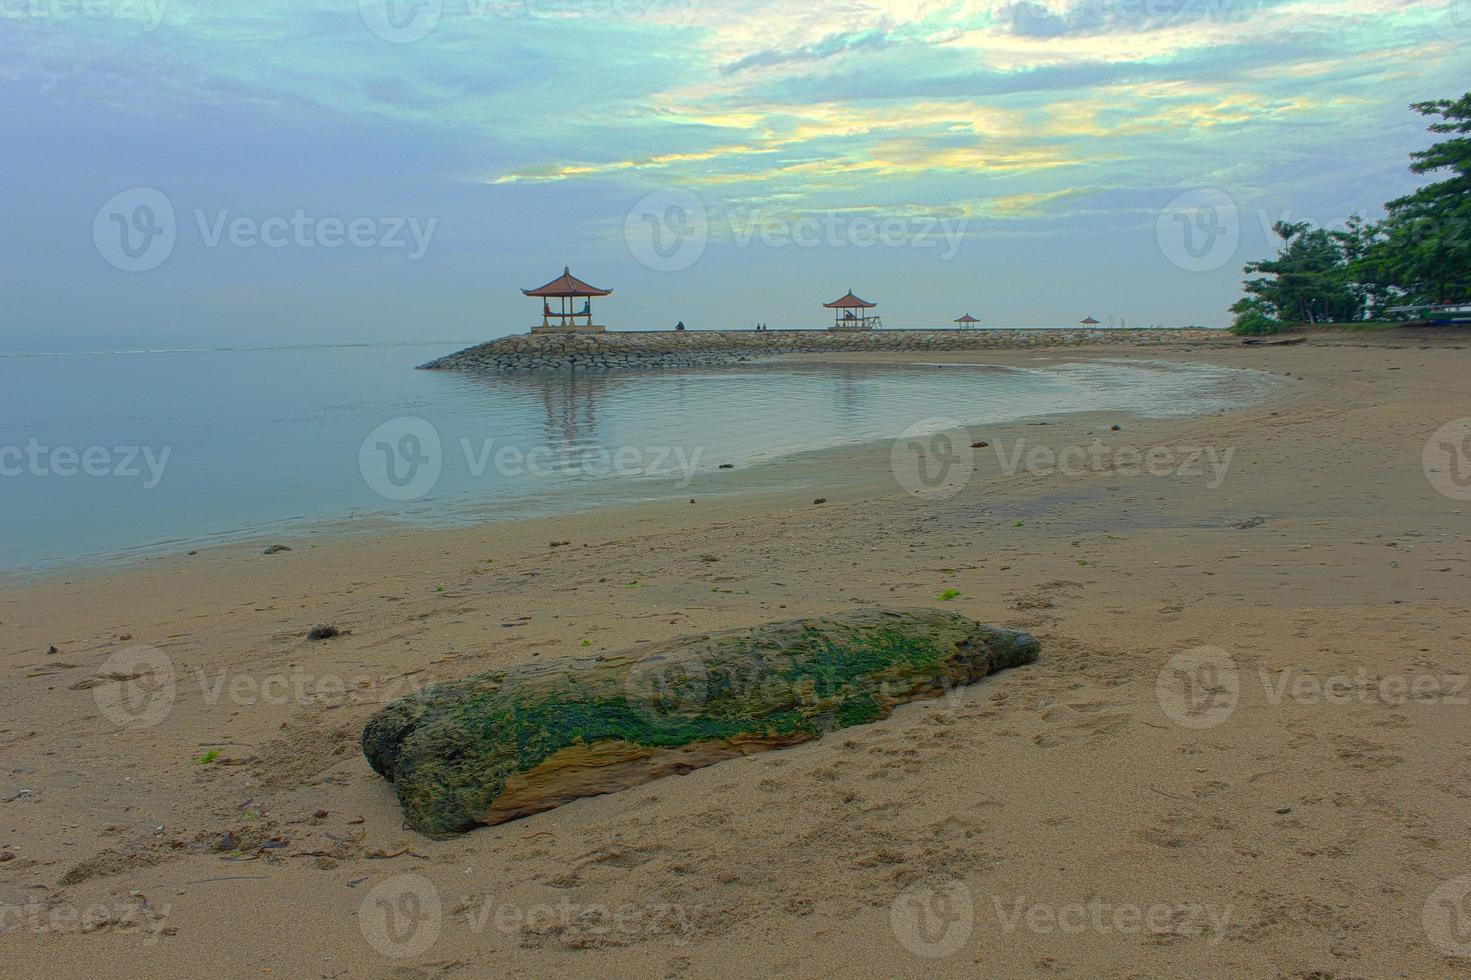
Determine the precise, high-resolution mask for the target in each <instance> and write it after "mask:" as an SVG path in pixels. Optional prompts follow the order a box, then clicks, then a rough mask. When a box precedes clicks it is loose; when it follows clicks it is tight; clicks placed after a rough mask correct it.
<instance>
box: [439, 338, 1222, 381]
mask: <svg viewBox="0 0 1471 980" xmlns="http://www.w3.org/2000/svg"><path fill="white" fill-rule="evenodd" d="M1239 342H1240V341H1239V340H1238V339H1237V338H1234V337H1232V336H1231V335H1230V334H1228V333H1226V332H1225V331H1224V330H1202V329H1179V330H1166V329H1155V330H1117V329H1112V330H1110V329H1103V330H1086V329H1066V330H863V331H830V330H763V331H754V330H687V331H672V330H662V331H629V332H617V333H600V334H583V335H578V334H570V333H549V334H535V335H527V334H516V335H513V336H510V337H502V338H500V339H498V340H492V341H490V342H489V343H485V344H480V345H478V346H476V347H470V348H467V349H465V350H462V351H459V352H458V353H455V354H450V355H448V356H446V357H441V358H439V359H437V360H434V361H430V362H429V363H428V364H424V365H422V367H423V368H424V369H426V370H434V371H481V372H507V371H510V372H515V371H568V370H576V371H626V370H645V369H658V368H680V367H700V366H705V365H711V364H731V363H736V362H740V361H755V360H763V359H766V358H773V357H780V356H782V355H786V354H829V353H864V352H876V353H877V352H920V353H922V352H925V351H956V350H1037V349H1047V348H1065V347H1106V346H1136V347H1137V346H1158V347H1197V346H1200V345H1203V344H1210V345H1219V344H1236V343H1239Z"/></svg>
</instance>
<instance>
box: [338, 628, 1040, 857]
mask: <svg viewBox="0 0 1471 980" xmlns="http://www.w3.org/2000/svg"><path fill="white" fill-rule="evenodd" d="M1037 649H1038V647H1037V641H1036V640H1035V639H1033V638H1032V637H1031V636H1030V635H1028V634H1026V633H1018V632H1015V631H1012V630H1004V629H997V628H995V627H991V626H983V625H981V624H980V623H976V622H973V621H972V620H969V619H967V618H965V617H964V616H960V615H957V614H954V613H948V612H940V611H937V610H930V609H919V610H911V611H904V612H888V611H882V610H862V611H856V612H850V613H843V614H839V615H836V616H831V617H827V618H823V619H799V620H793V621H790V622H784V623H774V624H770V625H766V626H760V627H756V628H754V629H745V630H732V631H728V632H723V633H713V634H709V635H704V636H691V637H684V638H681V639H675V640H670V641H667V642H663V643H659V644H650V645H648V646H644V647H640V648H638V649H636V650H627V651H623V652H621V653H614V654H609V655H606V656H600V657H596V658H589V659H579V660H561V661H555V662H547V663H542V664H535V665H532V666H527V667H520V668H515V669H510V670H504V671H496V672H493V673H489V674H481V675H478V676H475V677H469V678H465V679H463V680H459V681H455V682H453V683H449V684H440V685H436V686H434V687H430V688H426V689H425V690H423V691H420V692H418V693H416V694H413V695H411V696H409V697H406V698H403V699H401V700H399V701H395V702H394V703H392V704H390V705H388V706H387V707H385V708H383V709H382V710H381V711H379V712H378V713H377V714H375V715H374V716H373V717H372V718H371V719H369V721H368V724H367V726H366V727H365V728H364V729H363V737H362V743H363V753H364V754H365V755H366V756H367V757H368V762H369V763H370V764H371V765H372V766H373V768H374V769H375V770H376V771H377V772H378V773H379V774H381V775H382V776H384V777H385V778H387V779H388V780H390V781H392V783H393V785H394V790H395V792H396V793H397V794H398V799H399V802H400V804H401V805H402V806H403V811H404V816H405V817H406V818H407V820H408V822H409V825H410V826H412V827H413V828H414V829H416V830H418V831H420V832H421V833H424V834H428V835H431V836H444V835H449V834H453V833H459V832H462V831H466V830H470V829H472V828H474V827H475V826H477V825H480V824H496V823H502V822H504V821H506V820H513V819H515V818H517V817H522V816H526V815H528V814H532V813H537V812H540V811H542V810H549V809H552V808H553V807H557V806H561V805H562V804H564V803H567V802H570V801H571V800H575V799H579V798H581V797H585V796H596V795H599V794H601V793H612V792H616V791H618V790H622V789H626V788H628V787H630V786H637V785H639V784H641V783H646V782H649V781H651V780H654V779H658V778H660V777H662V776H667V775H672V774H676V773H684V772H689V771H691V770H693V769H698V768H700V767H702V766H708V765H712V764H713V763H716V762H719V761H721V760H722V759H728V758H731V757H733V756H738V755H748V754H751V753H754V752H763V751H767V750H770V749H778V748H783V747H785V746H789V745H795V744H797V743H799V742H805V741H808V740H811V739H815V738H819V737H821V736H822V735H823V734H824V733H825V732H829V731H834V730H836V729H840V728H847V727H849V726H852V725H862V724H867V723H868V722H873V721H878V720H880V719H882V718H886V717H888V715H889V713H890V711H892V709H893V707H894V706H895V705H898V704H903V703H905V702H907V701H915V700H920V699H924V698H935V697H939V696H940V695H942V694H944V693H946V692H947V691H950V690H953V689H954V688H956V687H958V686H960V685H964V684H970V683H973V682H975V681H978V680H980V679H981V678H982V677H985V676H986V675H987V674H991V673H994V672H995V671H998V670H1004V669H1006V668H1008V667H1013V666H1017V665H1019V664H1026V663H1031V662H1032V661H1034V660H1035V659H1036V658H1037Z"/></svg>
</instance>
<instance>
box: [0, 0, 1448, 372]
mask: <svg viewBox="0 0 1471 980" xmlns="http://www.w3.org/2000/svg"><path fill="white" fill-rule="evenodd" d="M1468 41H1471V0H1426V2H1413V3H1411V2H1401V0H1081V2H1074V0H1032V2H1027V0H1022V2H1011V0H1007V2H994V0H966V2H954V3H952V2H942V0H850V2H827V3H824V2H815V3H814V2H811V0H806V2H799V0H726V2H715V0H416V2H415V3H407V2H405V0H248V2H247V0H212V2H205V0H0V132H3V134H4V139H3V148H0V163H3V165H0V176H3V184H0V214H3V218H4V223H5V230H6V233H5V234H4V235H3V236H0V290H3V294H4V296H5V304H4V308H3V311H0V348H4V349H77V348H95V347H116V346H148V345H156V344H165V345H181V346H196V345H197V346H211V345H215V344H238V343H246V344H281V343H332V342H355V341H380V340H414V339H429V340H435V339H449V338H481V337H491V336H498V335H501V334H505V333H511V332H519V331H523V330H525V329H526V328H528V327H529V326H530V325H531V324H532V323H533V322H535V321H536V320H537V319H538V316H537V312H538V311H537V309H536V305H535V303H534V302H533V301H530V300H526V299H524V298H523V297H522V296H521V295H520V292H519V289H520V288H521V287H531V286H536V285H540V284H541V283H542V282H544V281H546V280H548V279H550V278H552V277H553V276H554V275H556V274H558V273H560V271H561V269H562V267H563V266H564V265H569V264H570V265H571V267H572V269H573V271H574V272H576V273H577V274H578V275H580V276H581V277H583V278H584V279H587V280H589V281H591V282H593V283H595V284H597V285H600V286H604V287H612V288H614V289H615V294H614V296H613V297H611V298H609V299H608V300H607V301H605V302H604V303H603V304H602V305H601V306H600V307H599V314H600V315H599V320H600V321H601V322H605V323H607V324H608V325H609V326H610V327H611V328H614V329H619V328H622V329H648V328H660V327H667V326H669V325H671V324H672V323H673V322H674V321H675V320H684V321H685V322H686V323H688V324H689V325H690V326H692V327H737V326H748V325H750V324H751V323H753V322H756V321H758V320H759V321H766V322H768V323H770V324H771V325H772V326H820V325H822V324H823V323H824V322H825V317H826V315H827V314H825V312H824V311H823V310H822V309H821V305H820V304H821V303H822V302H823V301H825V300H830V299H833V298H835V297H837V296H838V295H840V294H841V293H843V292H844V291H845V290H847V289H848V288H850V287H851V288H853V289H855V290H856V291H857V292H858V293H859V294H860V295H862V296H865V297H866V298H868V299H871V300H875V301H877V302H878V303H879V304H880V308H879V312H880V313H882V314H883V315H884V317H885V320H886V322H887V323H888V324H890V325H893V326H915V327H918V326H932V325H937V324H941V323H948V322H949V321H950V320H952V319H954V318H955V317H957V316H959V315H960V314H961V313H964V312H967V311H968V312H971V313H973V314H975V315H977V316H979V317H981V318H982V319H983V321H985V322H986V323H988V324H992V325H1002V326H1046V325H1060V324H1066V323H1072V322H1076V321H1077V320H1079V319H1081V318H1082V317H1084V316H1087V315H1092V316H1095V317H1098V318H1099V319H1102V320H1105V321H1107V319H1108V318H1109V317H1110V316H1112V317H1118V318H1123V319H1126V320H1127V321H1128V322H1129V323H1130V324H1133V325H1145V324H1148V323H1151V322H1159V323H1164V324H1169V325H1184V324H1189V323H1200V324H1206V325H1212V326H1219V325H1224V324H1225V323H1226V322H1227V320H1228V315H1227V313H1226V307H1227V306H1228V305H1229V304H1230V303H1231V302H1233V301H1234V300H1235V299H1236V298H1237V296H1238V295H1239V288H1238V286H1239V282H1240V279H1241V273H1240V267H1241V265H1242V264H1243V263H1245V262H1246V261H1249V260H1251V259H1253V258H1258V257H1261V256H1262V255H1264V254H1266V252H1267V251H1268V249H1269V242H1268V235H1267V233H1266V228H1267V227H1268V226H1270V224H1271V222H1272V221H1274V220H1276V219H1278V218H1282V217H1290V218H1292V219H1294V220H1302V219H1309V220H1314V221H1317V222H1319V223H1330V224H1331V223H1334V222H1337V221H1341V220H1342V219H1344V218H1345V217H1347V216H1348V215H1349V214H1350V213H1352V212H1354V211H1364V212H1367V213H1371V214H1372V213H1376V212H1377V208H1378V205H1380V204H1381V203H1382V202H1383V201H1385V200H1387V199H1389V198H1391V197H1394V196H1397V195H1399V194H1401V193H1403V192H1404V191H1405V190H1407V189H1408V188H1410V187H1412V186H1414V185H1415V179H1414V178H1412V177H1411V175H1410V174H1409V173H1408V172H1407V170H1406V163H1407V159H1406V157H1407V154H1408V153H1409V152H1410V151H1411V150H1413V149H1415V148H1417V147H1420V146H1422V145H1424V144H1425V143H1426V142H1427V137H1426V135H1425V133H1424V131H1423V125H1422V121H1421V120H1419V119H1418V118H1417V117H1415V116H1413V115H1412V114H1411V113H1410V112H1408V111H1407V108H1406V107H1407V105H1408V103H1410V102H1412V101H1417V100H1422V99H1428V98H1436V97H1445V96H1454V95H1459V94H1460V93H1461V92H1463V91H1464V90H1465V87H1466V78H1467V77H1468V71H1467V69H1468V67H1471V64H1468V61H1471V59H1468V57H1467V55H1466V54H1465V53H1464V52H1465V51H1467V50H1468V44H1467V42H1468ZM165 232H166V233H165ZM124 246H126V248H124Z"/></svg>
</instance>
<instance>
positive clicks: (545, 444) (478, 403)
mask: <svg viewBox="0 0 1471 980" xmlns="http://www.w3.org/2000/svg"><path fill="white" fill-rule="evenodd" d="M449 349H452V346H451V347H447V346H445V345H443V344H439V345H435V346H432V347H430V346H376V347H352V348H314V349H289V350H258V351H257V350H232V351H204V352H154V353H128V354H67V355H15V356H5V355H0V570H3V571H5V572H8V573H22V574H24V573H26V572H31V571H39V570H45V569H54V568H58V567H65V566H67V565H78V564H90V563H95V562H102V561H112V560H119V559H127V558H133V557H140V556H145V555H149V554H155V553H160V552H165V551H178V550H180V549H187V548H194V547H200V546H204V545H208V544H213V543H218V542H222V541H229V540H233V539H239V538H244V537H260V536H262V535H266V534H282V535H289V534H294V533H304V532H306V531H307V530H309V529H312V528H316V527H319V526H321V525H324V524H332V525H336V524H338V523H339V522H346V521H355V522H363V521H370V522H371V521H373V520H377V519H385V520H389V521H408V522H420V523H433V524H450V523H455V522H470V521H478V520H486V519H495V518H510V517H524V516H532V515H539V514H546V513H554V512H556V511H558V510H559V509H568V508H573V507H587V506H596V505H597V504H598V503H600V502H623V501H630V500H636V499H658V498H661V497H674V496H677V495H679V494H680V492H681V490H682V489H683V486H684V484H685V483H686V482H687V480H688V478H689V474H690V473H691V472H698V473H706V472H707V471H710V470H715V469H716V468H717V467H719V466H720V465H721V464H724V463H734V464H737V465H738V466H745V465H752V464H757V463H760V462H761V461H763V460H767V459H771V458H774V457H777V456H781V455H784V454H790V453H793V452H798V451H802V450H808V449H818V448H823V447H828V446H834V445H838V444H843V443H854V442H862V441H869V440H875V439H885V438H893V437H895V436H897V435H898V434H899V433H901V432H902V431H904V430H905V429H906V428H908V427H909V426H911V425H913V424H914V423H916V422H920V421H922V420H925V419H932V418H936V417H942V418H952V419H957V420H959V421H962V422H967V423H970V422H988V421H1001V420H1006V419H1017V418H1026V417H1030V416H1037V415H1049V414H1056V413H1063V412H1082V411H1098V410H1111V411H1128V412H1131V413H1135V414H1139V415H1145V416H1157V417H1158V416H1172V415H1184V414H1195V413H1205V412H1214V411H1218V410H1220V409H1223V408H1228V407H1231V406H1235V405H1240V404H1247V403H1251V402H1255V401H1259V400H1261V399H1263V398H1265V397H1267V396H1268V395H1269V394H1270V392H1271V390H1272V387H1273V384H1274V382H1273V381H1272V379H1271V378H1270V377H1268V376H1266V375H1261V374H1257V373H1254V372H1248V371H1233V370H1229V369H1224V368H1217V367H1210V366H1205V365H1176V364H1168V363H1164V362H1150V361H1138V360H1129V361H1104V362H1099V361H1092V362H1089V363H1086V364H1083V363H1079V364H1061V365H1052V364H1047V365H1044V364H1043V363H1042V362H1040V361H1039V362H1038V366H1037V367H1036V368H1035V369H1026V370H1014V369H1005V368H991V367H968V366H967V367H956V366H943V367H942V366H925V365H916V366H843V367H834V366H816V365H813V366H794V365H787V364H770V365H750V366H740V367H726V368H711V369H703V370H686V371H668V372H658V373H647V374H615V375H581V376H576V377H570V376H552V377H527V376H519V377H496V378H481V377H472V376H467V375H460V374H451V373H440V372H429V371H415V370H413V368H414V365H416V364H419V363H422V362H424V361H426V360H429V359H430V358H432V357H435V356H437V355H440V354H443V353H446V352H447V351H448V350H449Z"/></svg>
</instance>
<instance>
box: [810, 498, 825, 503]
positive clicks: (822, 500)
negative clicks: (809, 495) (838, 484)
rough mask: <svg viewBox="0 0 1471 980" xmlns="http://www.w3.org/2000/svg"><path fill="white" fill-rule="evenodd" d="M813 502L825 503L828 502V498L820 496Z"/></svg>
mask: <svg viewBox="0 0 1471 980" xmlns="http://www.w3.org/2000/svg"><path fill="white" fill-rule="evenodd" d="M812 502H813V503H814V504H825V503H827V498H826V497H818V498H817V499H816V500H814V501H812Z"/></svg>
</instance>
